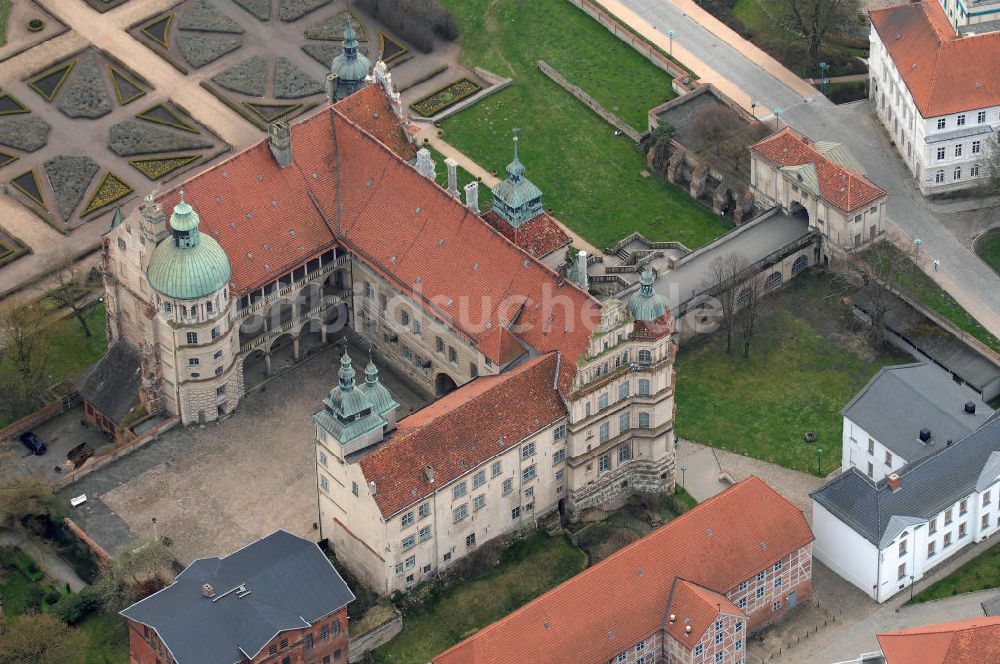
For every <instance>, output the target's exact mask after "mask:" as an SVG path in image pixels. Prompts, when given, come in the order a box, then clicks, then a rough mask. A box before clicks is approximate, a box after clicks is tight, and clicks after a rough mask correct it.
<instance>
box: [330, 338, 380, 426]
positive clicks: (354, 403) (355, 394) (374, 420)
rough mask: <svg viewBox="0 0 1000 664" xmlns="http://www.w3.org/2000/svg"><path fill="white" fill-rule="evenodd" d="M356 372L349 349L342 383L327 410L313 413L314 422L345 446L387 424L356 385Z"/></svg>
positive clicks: (342, 361) (342, 360) (332, 392)
mask: <svg viewBox="0 0 1000 664" xmlns="http://www.w3.org/2000/svg"><path fill="white" fill-rule="evenodd" d="M355 375H356V374H355V371H354V367H352V366H351V357H350V356H349V355H348V354H347V351H346V350H345V351H344V354H343V355H342V356H341V358H340V372H339V376H340V384H339V385H338V386H337V387H335V388H333V389H332V390H330V394H329V396H327V397H326V399H324V400H323V405H324V406H325V407H324V408H323V410H321V411H319V412H318V413H316V414H315V415H313V421H315V422H316V423H318V424H319V425H320V426H322V427H323V428H324V429H326V430H327V431H328V432H330V433H331V434H332V435H334V436H335V437H336V438H337V441H338V442H339V443H340V444H341V445H349V444H350V443H351V442H353V441H354V440H356V439H357V438H358V437H360V436H363V435H364V434H366V433H369V432H371V431H374V430H376V429H381V428H382V427H383V426H385V425H386V421H385V420H383V419H382V418H381V417H380V416H379V415H378V414H377V413H376V412H374V411H373V408H372V402H371V399H369V398H368V394H366V393H365V391H363V390H361V389H358V388H357V387H356V385H355V382H354V377H355ZM383 389H384V388H383Z"/></svg>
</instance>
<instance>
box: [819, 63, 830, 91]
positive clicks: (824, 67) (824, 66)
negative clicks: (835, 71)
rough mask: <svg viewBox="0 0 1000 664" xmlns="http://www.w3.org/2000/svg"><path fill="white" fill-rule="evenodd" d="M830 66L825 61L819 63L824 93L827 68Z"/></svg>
mask: <svg viewBox="0 0 1000 664" xmlns="http://www.w3.org/2000/svg"><path fill="white" fill-rule="evenodd" d="M829 68H830V65H828V64H827V63H825V62H821V63H819V87H820V90H822V92H823V94H826V70H827V69H829Z"/></svg>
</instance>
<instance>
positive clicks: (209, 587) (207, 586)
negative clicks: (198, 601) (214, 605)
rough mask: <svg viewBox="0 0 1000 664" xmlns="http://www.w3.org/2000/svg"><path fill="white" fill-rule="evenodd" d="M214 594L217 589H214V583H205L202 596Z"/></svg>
mask: <svg viewBox="0 0 1000 664" xmlns="http://www.w3.org/2000/svg"><path fill="white" fill-rule="evenodd" d="M214 594H215V591H214V590H212V584H210V583H206V584H204V585H203V586H202V587H201V596H202V597H211V596H212V595H214Z"/></svg>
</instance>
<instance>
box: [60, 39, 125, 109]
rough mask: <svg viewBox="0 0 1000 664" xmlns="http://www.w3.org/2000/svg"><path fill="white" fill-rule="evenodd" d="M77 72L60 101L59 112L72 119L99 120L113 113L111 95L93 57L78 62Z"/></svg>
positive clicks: (83, 58) (88, 56) (86, 57)
mask: <svg viewBox="0 0 1000 664" xmlns="http://www.w3.org/2000/svg"><path fill="white" fill-rule="evenodd" d="M74 69H75V72H74V74H73V76H72V77H71V78H70V81H69V83H68V84H67V87H66V91H65V92H64V93H63V95H62V98H61V99H60V100H59V110H60V111H62V112H63V113H65V114H66V115H67V116H69V117H71V118H90V119H93V118H99V117H101V116H103V115H107V114H108V113H110V112H111V109H112V108H113V104H112V103H111V94H110V93H109V92H108V86H107V84H105V82H104V76H103V75H102V73H101V69H100V67H99V66H98V64H97V60H96V59H95V57H94V56H93V54H91V55H87V56H85V57H82V58H80V59H79V60H77V63H76V67H74Z"/></svg>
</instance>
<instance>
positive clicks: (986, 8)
mask: <svg viewBox="0 0 1000 664" xmlns="http://www.w3.org/2000/svg"><path fill="white" fill-rule="evenodd" d="M940 2H941V7H942V8H943V9H944V13H945V14H947V15H948V20H949V21H950V22H951V24H952V25H954V26H955V27H956V28H957V27H959V26H961V25H975V24H977V23H984V22H986V21H998V20H1000V0H940Z"/></svg>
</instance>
